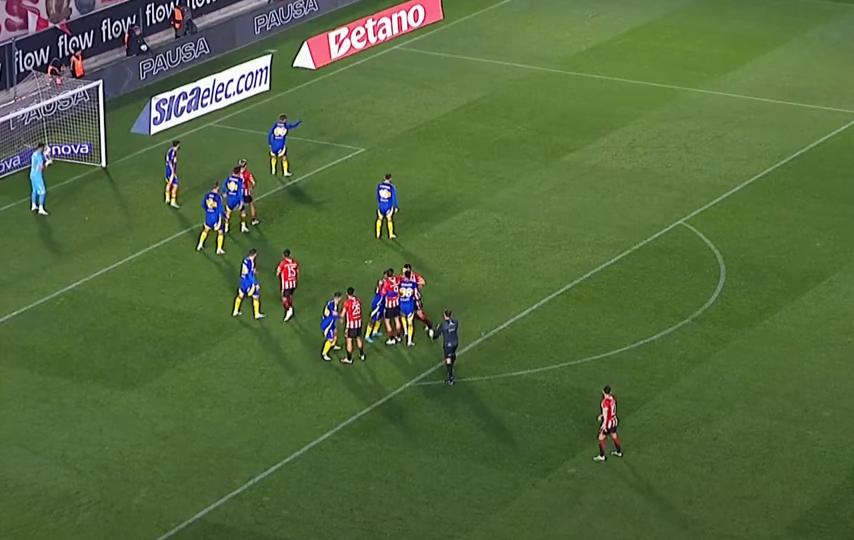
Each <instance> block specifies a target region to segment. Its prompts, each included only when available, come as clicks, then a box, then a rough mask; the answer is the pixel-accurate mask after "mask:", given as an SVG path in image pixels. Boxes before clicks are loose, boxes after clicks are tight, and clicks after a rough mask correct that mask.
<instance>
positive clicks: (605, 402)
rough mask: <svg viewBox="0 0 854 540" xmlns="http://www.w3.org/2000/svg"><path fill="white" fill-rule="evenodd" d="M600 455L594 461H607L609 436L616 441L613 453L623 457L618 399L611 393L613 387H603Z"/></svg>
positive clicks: (600, 417) (600, 416)
mask: <svg viewBox="0 0 854 540" xmlns="http://www.w3.org/2000/svg"><path fill="white" fill-rule="evenodd" d="M599 422H600V426H599V455H598V456H596V457H594V458H593V461H605V441H606V440H607V438H608V437H611V440H612V441H614V448H615V449H616V450H615V451H614V452H611V455H613V456H616V457H623V445H622V443H620V436H619V435H617V400H616V399H615V398H614V396H613V395H612V394H611V387H610V386H606V387H605V388H603V389H602V414H600V415H599Z"/></svg>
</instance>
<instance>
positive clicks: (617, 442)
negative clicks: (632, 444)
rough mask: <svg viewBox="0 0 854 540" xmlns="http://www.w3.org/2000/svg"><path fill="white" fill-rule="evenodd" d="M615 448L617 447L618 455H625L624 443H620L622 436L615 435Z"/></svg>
mask: <svg viewBox="0 0 854 540" xmlns="http://www.w3.org/2000/svg"><path fill="white" fill-rule="evenodd" d="M614 446H615V447H617V453H618V454H622V453H623V443H621V442H620V436H619V435H614Z"/></svg>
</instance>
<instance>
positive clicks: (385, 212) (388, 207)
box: [377, 174, 399, 240]
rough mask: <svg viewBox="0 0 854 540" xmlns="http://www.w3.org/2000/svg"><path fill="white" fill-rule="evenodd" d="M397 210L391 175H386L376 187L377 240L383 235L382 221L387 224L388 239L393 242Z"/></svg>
mask: <svg viewBox="0 0 854 540" xmlns="http://www.w3.org/2000/svg"><path fill="white" fill-rule="evenodd" d="M398 210H399V208H398V206H397V189H395V187H394V184H392V183H391V175H390V174H386V175H385V177H384V178H383V179H382V182H380V183H379V184H378V185H377V238H380V237H381V236H382V235H383V219H385V221H386V223H387V224H388V237H389V239H390V240H394V239H395V238H397V236H395V235H394V215H395V214H396V213H397V211H398Z"/></svg>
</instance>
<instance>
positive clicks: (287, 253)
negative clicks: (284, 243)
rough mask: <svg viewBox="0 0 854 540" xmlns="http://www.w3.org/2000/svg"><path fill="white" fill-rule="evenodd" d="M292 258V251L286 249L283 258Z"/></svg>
mask: <svg viewBox="0 0 854 540" xmlns="http://www.w3.org/2000/svg"><path fill="white" fill-rule="evenodd" d="M290 256H291V250H289V249H286V250H285V251H283V252H282V257H290Z"/></svg>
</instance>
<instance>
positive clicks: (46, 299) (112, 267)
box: [0, 148, 365, 324]
mask: <svg viewBox="0 0 854 540" xmlns="http://www.w3.org/2000/svg"><path fill="white" fill-rule="evenodd" d="M364 151H365V150H364V149H361V148H360V149H358V150H356V151H354V152H351V153H349V154H347V155H346V156H344V157H341V158H338V159H336V160H335V161H330V162H329V163H327V164H326V165H324V166H322V167H319V168H317V169H314V170H313V171H311V172H308V173H306V174H304V175H302V176H298V177H296V178H294V179H293V180H291V181H290V182H287V183H285V184H281V185H279V186H277V187H275V188H273V189H271V190H270V191H267V192H266V193H263V194H261V195H259V196H258V197H257V200H259V201H260V200H261V199H264V198H266V197H269V196H270V195H273V194H275V193H278V192H279V191H282V190H283V189H287V188H289V187H291V186H293V185H296V184H299V183H300V182H304V181H306V180H308V179H309V178H311V177H312V176H314V175H316V174H319V173H322V172H323V171H325V170H326V169H329V168H331V167H334V166H336V165H338V164H339V163H342V162H344V161H347V160H348V159H351V158H354V157H356V156H358V155H359V154H361V153H362V152H364ZM199 227H200V226H199V225H195V226H193V227H187V228H186V229H184V230H183V231H180V232H177V233H175V234H173V235H172V236H167V237H166V238H164V239H163V240H160V241H159V242H157V243H155V244H151V245H150V246H148V247H147V248H145V249H143V250H140V251H137V252H136V253H134V254H133V255H129V256H127V257H125V258H124V259H122V260H120V261H118V262H114V263H113V264H111V265H109V266H105V267H104V268H102V269H100V270H98V271H97V272H95V273H94V274H90V275H88V276H86V277H85V278H83V279H80V280H77V281H75V282H74V283H72V284H71V285H68V286H67V287H63V288H61V289H59V290H58V291H56V292H54V293H51V294H49V295H47V296H45V297H44V298H40V299H39V300H36V301H35V302H33V303H32V304H29V305H27V306H24V307H22V308H21V309H18V310H16V311H13V312H11V313H8V314H6V315H4V316H3V317H0V324H4V323H6V322H8V321H10V320H11V319H14V318H15V317H17V316H18V315H21V314H23V313H26V312H27V311H29V310H31V309H33V308H35V307H38V306H40V305H42V304H44V303H45V302H49V301H51V300H53V299H54V298H58V297H60V296H62V295H63V294H65V293H67V292H70V291H73V290H74V289H76V288H77V287H79V286H81V285H85V284H86V283H89V282H90V281H92V280H93V279H95V278H97V277H100V276H103V275H104V274H106V273H109V272H112V271H113V270H115V269H116V268H118V267H120V266H123V265H125V264H127V263H129V262H131V261H133V260H136V259H138V258H140V257H142V256H143V255H145V254H146V253H148V252H150V251H154V250H155V249H157V248H159V247H161V246H164V245H166V244H168V243H169V242H171V241H173V240H175V239H176V238H179V237H181V236H184V235H185V234H187V233H189V232H192V231H194V230H196V229H198V228H199Z"/></svg>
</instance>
